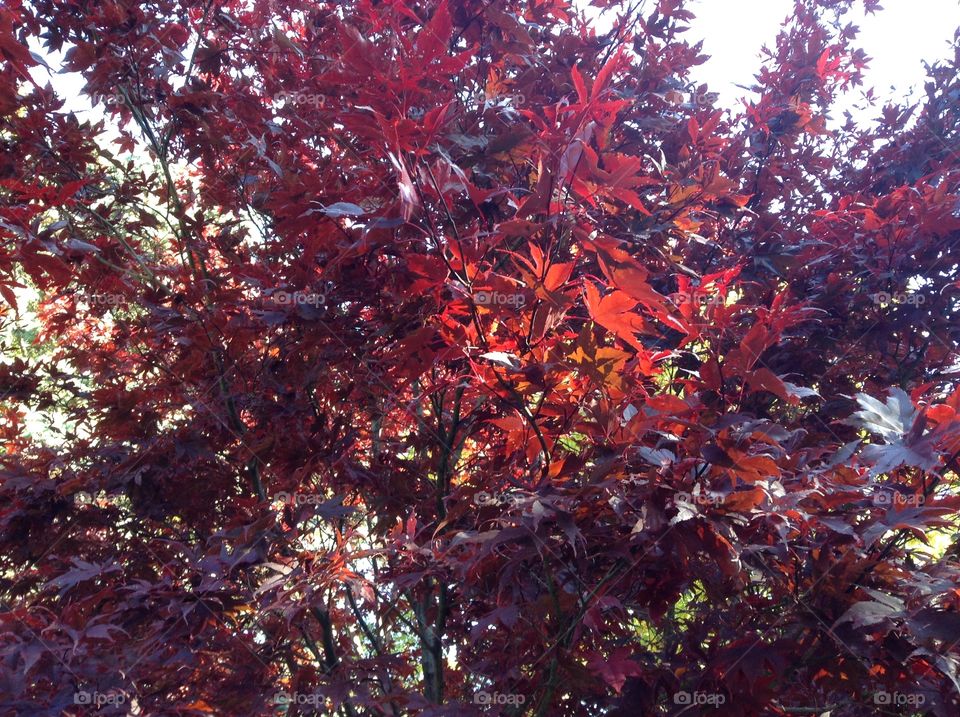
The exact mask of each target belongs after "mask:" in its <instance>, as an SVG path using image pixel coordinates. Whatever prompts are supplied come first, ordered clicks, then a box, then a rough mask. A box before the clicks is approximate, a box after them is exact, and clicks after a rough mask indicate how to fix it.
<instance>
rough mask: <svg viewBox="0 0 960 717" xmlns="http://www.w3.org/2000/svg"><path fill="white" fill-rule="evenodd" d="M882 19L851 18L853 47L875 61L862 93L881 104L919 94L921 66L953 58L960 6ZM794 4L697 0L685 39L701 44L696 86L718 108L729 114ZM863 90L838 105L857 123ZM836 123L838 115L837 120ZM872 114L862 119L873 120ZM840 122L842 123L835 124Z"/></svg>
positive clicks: (887, 14) (895, 6) (898, 1)
mask: <svg viewBox="0 0 960 717" xmlns="http://www.w3.org/2000/svg"><path fill="white" fill-rule="evenodd" d="M881 5H882V7H883V10H882V11H879V12H877V13H875V14H873V15H865V14H864V13H863V11H862V9H859V10H858V11H856V12H853V13H851V14H850V15H849V16H848V17H849V18H850V21H851V22H853V24H855V25H857V26H858V27H859V28H860V30H861V33H860V35H859V36H858V37H857V39H856V41H855V43H854V44H855V45H856V46H858V47H861V48H863V50H864V51H865V52H866V53H867V55H868V56H869V57H871V58H873V59H872V60H871V62H870V65H869V67H868V68H867V70H866V73H865V75H866V80H865V84H864V87H863V88H862V89H866V88H868V87H873V88H874V89H875V90H876V94H877V96H878V97H880V98H881V99H885V98H900V97H903V96H905V95H908V94H910V93H911V90H912V91H913V92H917V91H919V92H922V90H923V80H924V77H925V72H924V68H923V60H928V61H932V60H937V59H944V58H946V57H948V56H950V54H951V51H950V46H951V43H952V39H953V33H954V31H955V30H956V29H957V28H958V27H960V0H882V2H881ZM792 7H793V2H792V0H695V1H694V2H692V3H691V5H690V10H691V12H693V13H695V14H696V15H697V18H696V20H694V21H693V23H692V26H691V28H690V30H689V32H688V33H687V37H688V38H689V39H691V40H692V41H697V40H703V52H704V54H707V55H710V56H711V57H710V59H709V60H708V61H707V62H706V63H705V64H704V65H701V66H700V67H698V68H696V70H695V71H694V77H695V79H696V80H697V81H700V82H706V83H707V85H709V87H710V91H711V92H717V93H719V95H720V97H719V98H718V104H720V105H721V106H724V107H732V106H734V105H736V104H737V102H738V100H739V99H740V98H741V97H743V96H744V94H745V92H744V90H742V89H741V88H739V87H736V85H737V84H741V85H749V84H751V81H752V79H753V78H752V76H753V74H754V72H756V70H757V68H758V67H759V56H760V48H761V47H763V45H768V46H770V47H773V44H774V40H775V38H776V36H777V30H778V29H779V27H780V25H781V24H782V22H783V20H784V19H785V18H786V17H788V16H789V15H790V14H791V10H792ZM860 94H861V89H860V88H858V89H857V90H855V91H854V92H852V93H850V95H849V96H847V97H846V98H844V101H843V102H841V103H840V105H841V109H850V110H851V112H852V113H853V114H854V116H855V117H856V116H857V115H858V114H860V111H859V110H857V107H856V105H857V104H862V103H860V102H859V100H860V99H861V98H860V97H859V95H860ZM836 114H837V115H839V114H840V113H839V112H838V113H836ZM875 114H876V113H875V112H873V111H868V112H867V114H866V115H865V116H864V119H866V118H867V117H869V118H873V117H874V115H875ZM835 119H837V117H835Z"/></svg>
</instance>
